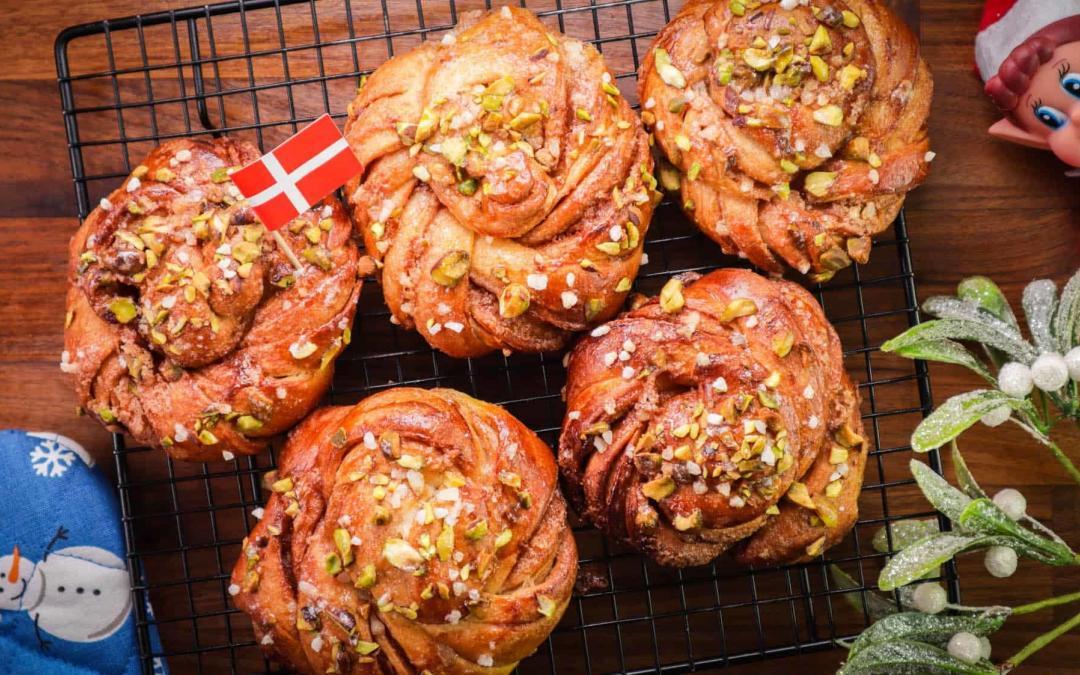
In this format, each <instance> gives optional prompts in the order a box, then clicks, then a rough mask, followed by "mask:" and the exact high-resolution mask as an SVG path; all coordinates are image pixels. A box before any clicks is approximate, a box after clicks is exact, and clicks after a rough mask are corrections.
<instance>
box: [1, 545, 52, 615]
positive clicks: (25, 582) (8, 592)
mask: <svg viewBox="0 0 1080 675" xmlns="http://www.w3.org/2000/svg"><path fill="white" fill-rule="evenodd" d="M44 587H45V584H44V580H43V579H42V577H41V572H40V571H39V570H38V569H37V565H35V564H34V563H33V561H30V560H26V559H25V558H23V557H22V556H21V555H20V554H19V547H18V546H16V547H15V550H14V551H13V552H12V553H11V554H10V555H5V556H3V557H0V610H8V611H19V610H21V609H22V608H23V607H25V606H27V605H36V604H37V603H38V602H40V598H41V593H42V590H43V589H44Z"/></svg>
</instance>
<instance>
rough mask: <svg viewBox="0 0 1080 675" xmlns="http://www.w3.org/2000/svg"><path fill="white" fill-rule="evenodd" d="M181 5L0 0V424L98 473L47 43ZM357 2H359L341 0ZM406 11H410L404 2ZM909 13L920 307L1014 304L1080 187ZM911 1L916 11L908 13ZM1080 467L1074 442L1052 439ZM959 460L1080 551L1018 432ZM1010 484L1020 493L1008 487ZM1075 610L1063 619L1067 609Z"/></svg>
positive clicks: (1072, 246) (1074, 576)
mask: <svg viewBox="0 0 1080 675" xmlns="http://www.w3.org/2000/svg"><path fill="white" fill-rule="evenodd" d="M182 4H185V3H175V2H159V1H154V0H139V1H137V2H136V1H134V0H93V1H88V2H79V3H62V4H61V3H56V2H44V1H41V0H31V1H29V2H22V3H15V2H11V1H10V0H8V1H7V2H4V3H3V5H5V7H4V13H5V14H6V16H7V17H8V18H7V19H5V20H4V21H2V22H0V53H2V55H3V58H2V59H0V63H3V65H4V67H3V68H2V69H0V100H2V101H4V103H5V106H4V108H5V111H4V112H5V123H4V125H3V126H2V128H0V204H3V205H4V209H3V213H2V214H0V363H2V366H0V392H3V395H2V397H0V427H22V428H28V429H48V430H54V431H58V432H61V433H63V434H66V435H68V436H70V437H72V438H74V439H76V440H78V441H79V442H81V443H82V444H84V445H85V446H86V447H87V448H88V449H89V450H90V452H91V453H92V454H93V455H94V456H95V457H96V458H97V459H98V461H99V462H100V464H101V465H102V466H103V467H106V470H109V468H111V466H112V462H111V450H110V448H111V444H110V439H109V436H108V434H106V433H105V432H103V431H102V430H101V429H100V428H98V427H97V426H96V425H95V424H94V423H92V422H89V421H87V420H86V419H85V418H82V419H81V418H78V417H76V416H75V415H74V409H75V398H74V395H73V394H72V390H71V387H70V384H69V383H68V382H67V381H66V380H65V379H64V377H62V376H61V373H60V371H59V368H58V362H59V354H60V351H61V349H62V323H63V315H64V308H63V297H64V291H65V283H64V267H65V255H66V246H67V241H68V238H69V236H70V235H71V233H72V232H73V231H74V228H75V226H76V220H75V218H74V217H73V214H74V213H75V205H74V197H73V189H72V182H71V178H70V176H71V173H70V165H69V159H68V153H67V147H66V143H65V137H64V130H63V126H62V121H61V116H60V113H59V97H58V93H57V85H56V73H55V66H54V61H53V51H52V47H53V38H54V37H55V35H56V34H57V33H58V32H59V30H60V29H61V28H63V27H65V26H67V25H72V24H75V23H81V22H85V21H91V20H97V19H101V18H106V17H116V16H126V15H129V14H135V13H145V12H150V11H155V10H158V9H165V8H169V7H178V6H181V5H182ZM354 4H356V3H354ZM406 4H408V3H406ZM897 4H901V5H903V6H904V9H905V10H906V11H908V12H909V14H910V15H911V16H918V17H919V19H918V21H919V24H920V30H921V36H922V45H923V50H924V54H925V57H926V58H927V60H928V61H929V63H930V65H931V67H932V69H933V71H934V74H935V82H936V96H935V100H934V106H933V115H932V118H931V136H932V140H933V147H934V149H935V150H936V151H937V155H938V156H937V159H936V161H935V163H934V165H933V172H932V174H931V175H930V178H929V179H928V180H927V182H926V183H925V185H923V186H922V187H921V188H920V189H919V190H917V191H916V192H915V193H914V194H912V195H911V196H910V198H909V199H908V202H907V217H908V227H909V233H910V237H911V250H912V258H913V263H914V267H915V271H916V275H917V282H918V286H919V295H920V297H922V298H925V297H928V296H930V295H935V294H943V293H951V292H952V290H953V289H954V287H955V285H956V283H957V282H958V281H959V280H960V279H962V278H963V277H965V276H968V275H973V274H988V275H991V276H992V277H993V278H994V279H996V280H997V281H998V283H999V284H1001V285H1002V287H1003V288H1004V289H1005V291H1006V293H1007V294H1008V295H1009V297H1010V298H1012V299H1013V300H1014V301H1016V300H1017V299H1018V297H1019V293H1020V291H1021V289H1022V288H1023V286H1024V284H1025V283H1027V282H1029V281H1031V280H1032V279H1035V278H1040V277H1049V278H1053V279H1055V280H1057V281H1059V282H1061V281H1063V280H1064V279H1066V278H1067V276H1068V275H1069V274H1070V273H1071V272H1072V271H1073V270H1074V269H1075V268H1076V267H1077V265H1078V263H1080V179H1068V178H1066V177H1064V175H1063V167H1062V166H1061V165H1059V164H1058V163H1057V162H1056V161H1055V160H1054V159H1053V158H1052V157H1051V156H1050V155H1048V154H1044V153H1040V152H1035V151H1032V150H1028V149H1024V148H1020V147H1016V146H1012V145H1005V144H1002V143H1000V142H997V141H995V140H992V139H991V138H990V137H989V136H988V135H987V134H986V133H985V129H986V128H987V127H988V126H989V125H990V124H991V123H992V122H993V121H994V114H993V109H992V106H991V104H990V103H989V102H988V101H987V100H986V99H985V98H984V97H983V96H982V94H981V83H980V82H979V81H978V79H977V77H976V76H975V74H974V72H973V69H972V42H973V39H974V35H975V30H976V26H977V24H978V21H979V15H980V12H981V4H982V3H981V2H976V1H974V0H924V1H923V2H921V3H919V2H917V0H912V1H911V2H900V3H897ZM920 5H921V6H920ZM932 376H933V390H934V396H935V400H937V401H942V400H944V399H945V398H946V397H947V396H949V395H951V394H954V393H957V392H960V391H963V390H965V389H967V388H972V387H974V386H976V385H977V382H976V381H975V379H974V378H973V377H969V376H968V375H967V374H966V373H965V372H962V371H961V370H960V369H958V368H943V367H934V368H932ZM1062 440H1063V443H1062V445H1063V446H1064V447H1065V448H1066V449H1067V451H1068V452H1070V454H1071V455H1072V457H1073V458H1074V459H1075V460H1077V461H1080V434H1076V433H1071V434H1064V435H1063V436H1062ZM963 446H964V447H965V448H967V453H966V454H967V457H968V461H969V463H970V464H971V465H972V468H973V469H974V471H975V473H976V475H977V476H979V477H980V479H981V480H982V482H983V485H984V486H985V487H987V488H988V489H990V490H996V489H998V488H1000V487H1004V486H1012V487H1016V488H1018V489H1020V490H1022V491H1023V492H1024V493H1025V494H1026V495H1027V497H1028V500H1029V504H1030V509H1031V511H1032V512H1033V513H1034V514H1035V515H1036V516H1037V517H1039V518H1041V519H1043V520H1044V521H1046V522H1049V523H1051V524H1052V525H1053V526H1054V527H1055V528H1057V530H1058V532H1059V533H1061V534H1062V535H1063V536H1065V537H1066V539H1068V540H1070V541H1072V542H1073V543H1074V545H1077V546H1080V508H1078V507H1080V501H1078V499H1077V497H1078V490H1077V488H1076V486H1075V485H1071V484H1070V483H1069V482H1068V480H1067V479H1066V477H1065V476H1064V475H1063V474H1062V472H1061V471H1059V470H1058V468H1057V465H1056V464H1054V463H1053V462H1052V461H1050V460H1049V457H1048V455H1047V454H1046V453H1045V452H1044V451H1042V450H1041V449H1039V448H1037V447H1034V446H1033V444H1032V443H1031V442H1029V441H1028V440H1027V439H1025V437H1024V436H1023V435H1022V434H1021V433H1020V432H1019V431H1017V430H1015V429H997V430H993V431H991V430H988V429H986V428H980V429H976V430H974V431H972V432H970V433H969V434H967V435H966V436H965V437H964V439H963ZM1018 481H1022V482H1018ZM961 581H962V592H963V596H964V600H965V601H966V602H968V603H970V604H987V603H991V602H998V603H1014V604H1019V603H1021V602H1027V601H1030V600H1034V599H1039V598H1042V597H1046V596H1049V595H1056V594H1060V593H1064V592H1068V591H1074V590H1077V589H1078V588H1080V574H1078V573H1076V572H1075V571H1070V572H1061V571H1058V570H1051V571H1049V572H1048V571H1047V570H1046V569H1045V568H1040V567H1038V566H1036V565H1034V564H1031V563H1028V562H1022V563H1021V566H1020V570H1019V572H1018V573H1017V574H1016V576H1014V577H1013V578H1011V579H1009V580H994V579H991V578H989V577H988V575H987V574H985V572H984V571H983V570H982V569H981V562H980V561H979V560H978V559H976V558H973V559H969V560H965V561H964V562H963V563H962V565H961ZM1073 611H1074V610H1073ZM1068 612H1069V610H1068V608H1064V609H1061V610H1060V611H1057V612H1047V613H1044V614H1040V615H1036V616H1028V617H1023V618H1021V619H1017V620H1015V621H1011V622H1010V624H1009V625H1008V626H1007V628H1006V629H1005V630H1004V631H1003V632H1002V633H1001V634H1000V635H999V636H998V637H996V638H995V640H994V645H995V655H996V656H1003V655H1007V654H1010V653H1012V652H1014V651H1015V650H1016V649H1017V648H1018V647H1019V646H1020V645H1022V644H1024V643H1025V642H1026V641H1028V640H1029V639H1031V638H1032V637H1033V636H1034V635H1036V634H1038V633H1039V632H1042V631H1045V630H1046V629H1048V628H1049V627H1050V626H1052V625H1055V624H1056V623H1059V622H1060V621H1062V620H1064V618H1066V617H1067V616H1068ZM1078 653H1080V632H1076V633H1074V634H1073V635H1070V636H1066V637H1064V638H1062V639H1060V640H1059V641H1058V643H1057V644H1056V645H1055V646H1053V647H1051V648H1050V649H1047V650H1045V651H1044V652H1043V653H1042V654H1040V655H1038V656H1036V657H1035V658H1034V659H1032V660H1031V661H1030V662H1029V663H1030V664H1031V666H1030V667H1027V666H1025V667H1024V668H1023V669H1022V672H1032V673H1035V672H1048V673H1049V672H1055V673H1062V672H1080V666H1078V665H1077V659H1076V655H1077V654H1078ZM841 657H842V652H840V651H837V650H833V651H831V652H826V653H823V654H822V653H819V654H807V655H803V656H797V657H791V658H786V659H782V660H777V661H771V662H766V663H757V664H753V665H747V666H740V667H733V668H731V669H729V670H730V671H732V672H748V673H749V672H789V671H791V670H793V669H795V668H803V669H808V671H809V672H831V670H833V669H835V666H836V665H837V664H838V663H839V661H840V659H841Z"/></svg>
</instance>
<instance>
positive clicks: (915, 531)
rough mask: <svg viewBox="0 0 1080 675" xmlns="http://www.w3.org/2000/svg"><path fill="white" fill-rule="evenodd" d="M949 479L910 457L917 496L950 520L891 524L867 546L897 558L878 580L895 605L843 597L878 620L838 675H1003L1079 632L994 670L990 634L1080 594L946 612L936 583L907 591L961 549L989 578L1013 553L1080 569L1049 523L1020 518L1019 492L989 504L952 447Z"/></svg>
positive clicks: (844, 582)
mask: <svg viewBox="0 0 1080 675" xmlns="http://www.w3.org/2000/svg"><path fill="white" fill-rule="evenodd" d="M952 456H953V466H954V467H955V470H956V482H957V485H958V486H959V487H953V486H952V485H950V484H949V483H948V481H946V480H945V479H944V478H942V477H941V476H939V475H938V474H936V473H935V472H934V471H933V470H932V469H930V467H928V466H927V465H926V464H923V463H922V462H919V461H917V460H912V462H911V471H912V474H913V475H914V476H915V480H916V482H917V483H918V486H919V489H920V490H922V492H923V495H925V496H926V499H927V501H929V502H930V503H931V504H932V505H933V506H934V507H935V508H936V509H937V510H938V511H939V512H941V513H942V514H943V515H944V516H946V517H947V518H948V519H949V521H950V522H951V525H952V529H951V530H950V531H947V532H940V531H938V529H937V527H936V523H935V522H934V521H932V520H903V521H899V522H896V523H892V524H891V525H890V526H889V529H888V532H886V530H885V529H884V528H882V530H881V531H880V532H878V534H877V535H876V536H875V537H874V548H875V549H877V550H879V551H883V550H884V551H887V550H888V545H887V541H888V540H889V539H891V541H892V547H891V548H892V551H893V552H895V555H894V556H893V557H892V558H891V559H890V560H889V562H888V563H887V564H886V565H885V568H884V569H883V570H882V571H881V574H880V576H879V577H878V586H879V587H880V588H881V590H883V591H891V590H898V591H899V598H900V603H899V604H900V608H901V610H903V611H898V610H897V607H896V605H895V604H894V603H892V602H890V601H888V600H887V599H885V598H883V597H881V596H878V595H876V594H873V593H868V594H867V596H866V598H865V600H863V599H862V598H860V597H859V595H857V594H855V593H852V594H848V597H849V598H850V599H851V600H852V601H853V602H855V604H856V606H857V607H858V608H859V609H860V610H866V611H867V612H868V613H869V614H870V616H871V617H872V618H874V619H875V620H876V622H875V623H874V624H873V625H872V626H870V628H868V629H867V630H866V631H864V632H863V633H862V635H860V636H858V637H857V638H856V639H855V640H854V641H852V642H851V643H850V644H845V645H844V646H846V647H847V648H848V650H849V651H848V658H847V661H846V662H845V663H844V665H843V666H842V667H841V669H840V671H839V672H840V673H842V674H843V675H870V674H872V673H882V674H884V673H890V675H891V674H892V673H908V672H911V673H961V674H968V675H990V674H998V673H1007V672H1009V671H1011V670H1012V669H1014V668H1016V666H1018V665H1020V664H1021V663H1023V662H1024V661H1025V660H1026V659H1027V658H1028V657H1030V656H1031V655H1032V654H1034V653H1035V652H1037V651H1039V650H1040V649H1042V648H1043V647H1045V646H1046V645H1048V644H1050V643H1051V642H1052V641H1053V640H1054V639H1056V638H1057V637H1060V636H1061V635H1063V634H1065V633H1067V632H1068V631H1070V630H1073V629H1074V628H1076V627H1078V626H1080V614H1077V615H1075V616H1074V617H1072V618H1070V619H1069V620H1067V621H1065V622H1064V623H1062V624H1060V625H1058V626H1057V627H1055V628H1053V629H1052V630H1050V631H1047V632H1046V633H1044V634H1042V635H1040V636H1038V637H1037V638H1035V639H1034V640H1032V641H1031V642H1030V643H1028V644H1027V645H1026V646H1025V647H1024V648H1023V649H1021V650H1020V651H1018V652H1017V653H1016V654H1013V655H1012V656H1010V657H1009V658H1008V659H1006V660H1005V661H1003V662H1002V663H1000V664H997V665H995V664H994V663H993V662H992V661H991V660H990V657H991V644H990V639H989V638H990V636H991V635H992V634H993V633H995V632H997V631H998V630H999V629H1000V628H1001V627H1002V626H1003V625H1004V624H1005V622H1006V620H1007V619H1008V618H1009V617H1011V616H1018V615H1021V614H1030V613H1032V612H1036V611H1039V610H1042V609H1046V608H1049V607H1055V606H1058V605H1064V604H1069V603H1075V602H1080V592H1076V593H1069V594H1066V595H1061V596H1056V597H1052V598H1046V599H1044V600H1040V601H1037V602H1032V603H1028V604H1024V605H1017V606H1015V607H1006V606H996V605H995V606H992V607H964V606H960V605H950V604H949V603H948V602H947V597H946V593H945V589H943V588H942V587H941V586H940V585H939V584H937V583H933V582H925V583H919V584H918V585H910V586H906V585H905V584H911V583H912V582H916V581H920V580H922V579H925V578H927V577H935V576H938V575H939V573H940V572H939V570H940V566H941V565H943V564H944V563H946V562H948V561H949V560H951V559H952V558H953V557H955V556H957V555H959V554H961V553H966V552H971V551H975V550H984V551H985V558H984V563H985V565H986V569H987V571H989V572H990V573H991V574H992V575H993V576H996V577H1008V576H1011V575H1012V574H1013V573H1014V572H1015V571H1016V563H1017V556H1018V555H1019V556H1024V557H1027V558H1031V559H1034V560H1037V561H1039V562H1042V563H1044V564H1047V565H1054V566H1068V565H1080V555H1077V554H1076V553H1075V552H1074V551H1073V550H1072V549H1071V548H1070V547H1069V545H1068V544H1067V543H1065V541H1063V540H1062V539H1061V537H1059V536H1058V535H1057V534H1056V533H1055V532H1054V531H1053V530H1051V529H1050V528H1048V527H1047V526H1046V525H1044V524H1042V523H1040V522H1039V521H1037V520H1035V519H1034V518H1032V517H1031V516H1029V515H1028V514H1027V503H1026V500H1024V498H1023V495H1021V494H1020V493H1019V492H1018V491H1016V490H1012V489H1007V490H1002V491H1001V492H999V493H997V494H996V495H994V498H993V499H991V498H990V497H989V496H988V495H987V493H986V492H985V491H983V489H982V488H981V487H980V486H979V484H978V482H976V480H975V477H974V476H972V474H971V472H970V471H969V470H968V467H967V463H966V462H965V461H964V458H963V456H962V455H961V454H960V451H959V449H957V447H956V444H955V443H953V444H952ZM832 573H833V578H834V580H835V581H836V582H837V584H838V585H839V586H840V587H841V588H856V587H857V583H856V582H855V581H854V580H853V579H851V578H850V577H848V576H847V575H846V574H845V573H844V572H843V571H842V570H840V569H839V568H837V567H835V566H834V567H833V568H832Z"/></svg>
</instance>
